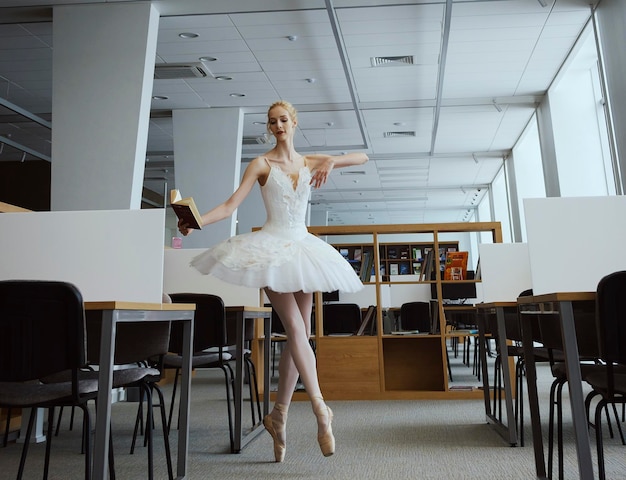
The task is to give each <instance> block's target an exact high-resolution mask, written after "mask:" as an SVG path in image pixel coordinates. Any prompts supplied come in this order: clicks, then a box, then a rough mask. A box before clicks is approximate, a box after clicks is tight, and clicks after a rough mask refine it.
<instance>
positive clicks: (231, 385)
mask: <svg viewBox="0 0 626 480" xmlns="http://www.w3.org/2000/svg"><path fill="white" fill-rule="evenodd" d="M222 370H223V371H224V379H225V380H224V381H225V383H226V408H227V409H228V433H229V435H230V451H231V453H235V432H234V428H233V413H232V408H231V403H234V401H235V381H234V378H235V377H234V375H232V369H231V368H230V365H228V364H224V365H223V367H222ZM231 392H232V398H233V401H232V402H231Z"/></svg>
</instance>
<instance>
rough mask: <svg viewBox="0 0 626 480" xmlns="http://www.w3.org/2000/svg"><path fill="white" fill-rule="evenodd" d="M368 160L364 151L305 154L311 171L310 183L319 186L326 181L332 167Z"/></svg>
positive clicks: (348, 165) (361, 162) (359, 163)
mask: <svg viewBox="0 0 626 480" xmlns="http://www.w3.org/2000/svg"><path fill="white" fill-rule="evenodd" d="M368 160H369V158H368V156H367V155H366V154H365V153H346V154H345V155H307V156H306V161H307V165H308V166H309V168H310V169H311V170H312V171H313V177H312V178H311V185H313V187H315V188H319V187H321V186H322V185H324V184H325V183H326V180H328V175H330V172H331V171H332V170H333V168H342V167H350V166H352V165H362V164H364V163H365V162H367V161H368Z"/></svg>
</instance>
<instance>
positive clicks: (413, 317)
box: [400, 302, 430, 333]
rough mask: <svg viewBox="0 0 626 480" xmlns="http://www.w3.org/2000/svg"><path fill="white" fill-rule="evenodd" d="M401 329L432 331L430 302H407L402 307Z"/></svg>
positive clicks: (421, 331) (422, 331)
mask: <svg viewBox="0 0 626 480" xmlns="http://www.w3.org/2000/svg"><path fill="white" fill-rule="evenodd" d="M400 330H405V331H414V330H417V331H418V332H420V333H429V332H430V303H428V302H407V303H403V304H402V306H401V307H400Z"/></svg>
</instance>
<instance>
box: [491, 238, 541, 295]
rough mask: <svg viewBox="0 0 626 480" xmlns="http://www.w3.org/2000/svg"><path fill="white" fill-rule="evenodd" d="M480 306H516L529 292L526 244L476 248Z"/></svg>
mask: <svg viewBox="0 0 626 480" xmlns="http://www.w3.org/2000/svg"><path fill="white" fill-rule="evenodd" d="M479 251H480V270H481V278H482V284H481V285H482V294H483V302H486V303H489V302H515V301H516V300H517V297H518V296H519V294H520V293H521V292H523V291H524V290H527V289H529V288H532V279H531V275H530V259H529V256H528V244H526V243H493V244H486V243H484V244H481V245H479Z"/></svg>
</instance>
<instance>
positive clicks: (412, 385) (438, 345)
mask: <svg viewBox="0 0 626 480" xmlns="http://www.w3.org/2000/svg"><path fill="white" fill-rule="evenodd" d="M309 231H310V232H311V233H313V234H315V235H318V236H320V237H322V238H324V239H325V240H326V241H328V242H329V243H331V244H333V245H334V246H335V247H336V248H337V249H338V250H339V251H340V252H341V253H342V254H343V255H344V256H346V257H347V260H349V261H351V263H353V264H354V265H353V266H355V270H357V272H358V271H359V270H358V268H360V266H359V265H356V263H357V261H355V258H354V255H355V252H357V256H358V251H359V250H360V254H361V258H363V257H362V256H363V253H364V252H365V251H366V250H367V249H371V252H372V253H373V256H374V261H373V268H372V270H373V275H371V277H370V278H369V281H365V282H364V283H365V284H366V288H368V287H369V288H370V289H371V288H373V290H374V292H375V298H372V304H373V305H374V304H375V305H376V309H377V312H376V313H377V314H376V334H375V335H374V336H351V337H327V336H324V335H323V324H324V318H323V313H322V309H318V310H316V311H315V332H314V334H315V343H316V357H317V366H318V375H319V379H320V385H321V388H322V392H323V393H324V397H325V398H327V399H329V400H360V399H363V400H366V399H369V400H374V399H447V398H448V399H449V398H482V392H481V391H480V390H477V389H474V390H471V391H467V390H458V391H457V390H454V389H450V385H449V382H448V372H447V367H448V365H447V359H446V348H447V345H446V340H447V338H449V337H450V334H446V328H445V326H446V324H445V322H446V320H445V310H446V308H447V307H444V304H443V302H442V301H438V302H437V304H436V309H437V311H436V312H435V313H436V314H437V319H438V321H439V331H440V332H444V333H443V334H441V333H438V334H416V335H402V336H399V335H389V334H384V333H383V331H384V330H383V307H382V305H383V301H382V295H383V289H384V288H393V285H411V284H428V286H429V287H430V285H432V284H434V285H435V287H436V289H437V292H438V296H437V298H439V299H441V298H442V284H443V283H444V281H443V279H442V278H443V276H442V274H441V271H440V269H439V268H435V269H434V270H435V280H432V281H431V280H423V279H420V275H417V274H415V272H414V271H412V270H409V274H402V273H400V269H399V270H398V275H395V274H394V275H392V274H390V273H388V272H389V271H388V270H387V269H388V268H389V265H390V264H392V263H396V262H397V263H398V264H399V265H400V264H401V262H407V263H409V264H412V263H420V260H419V258H414V257H415V256H414V254H413V252H414V250H413V249H414V248H416V249H422V256H421V258H424V254H423V252H424V249H425V248H433V249H435V251H437V252H443V253H444V257H445V251H446V250H447V249H448V248H454V249H457V250H458V249H459V246H460V244H459V242H458V241H454V240H451V239H450V237H451V236H453V235H451V234H455V233H458V234H459V235H468V234H470V235H476V236H477V238H478V237H480V238H479V239H478V240H477V242H479V243H480V242H482V243H485V242H487V243H499V242H502V232H501V226H500V223H499V222H477V223H447V224H446V223H444V224H406V225H354V226H334V227H331V226H328V227H310V228H309ZM406 234H410V235H414V234H419V235H423V234H426V235H427V236H429V238H431V239H432V240H428V241H424V242H422V241H417V242H402V241H398V242H387V241H385V238H389V237H390V236H393V235H406ZM346 236H360V237H364V236H365V237H367V238H368V239H371V242H370V241H369V240H368V241H362V242H358V241H356V242H349V241H343V242H334V241H333V239H334V238H342V239H345V237H346ZM355 238H357V237H355ZM394 249H395V256H396V257H397V258H393V257H394ZM461 249H463V248H461ZM390 251H391V255H390ZM402 256H406V257H408V258H401V257H402ZM383 269H384V271H385V274H384V275H383V273H382V272H383ZM475 281H480V280H475ZM315 295H318V297H317V298H316V303H317V304H318V305H320V304H321V293H316V294H315ZM303 398H305V397H304V395H303Z"/></svg>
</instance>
